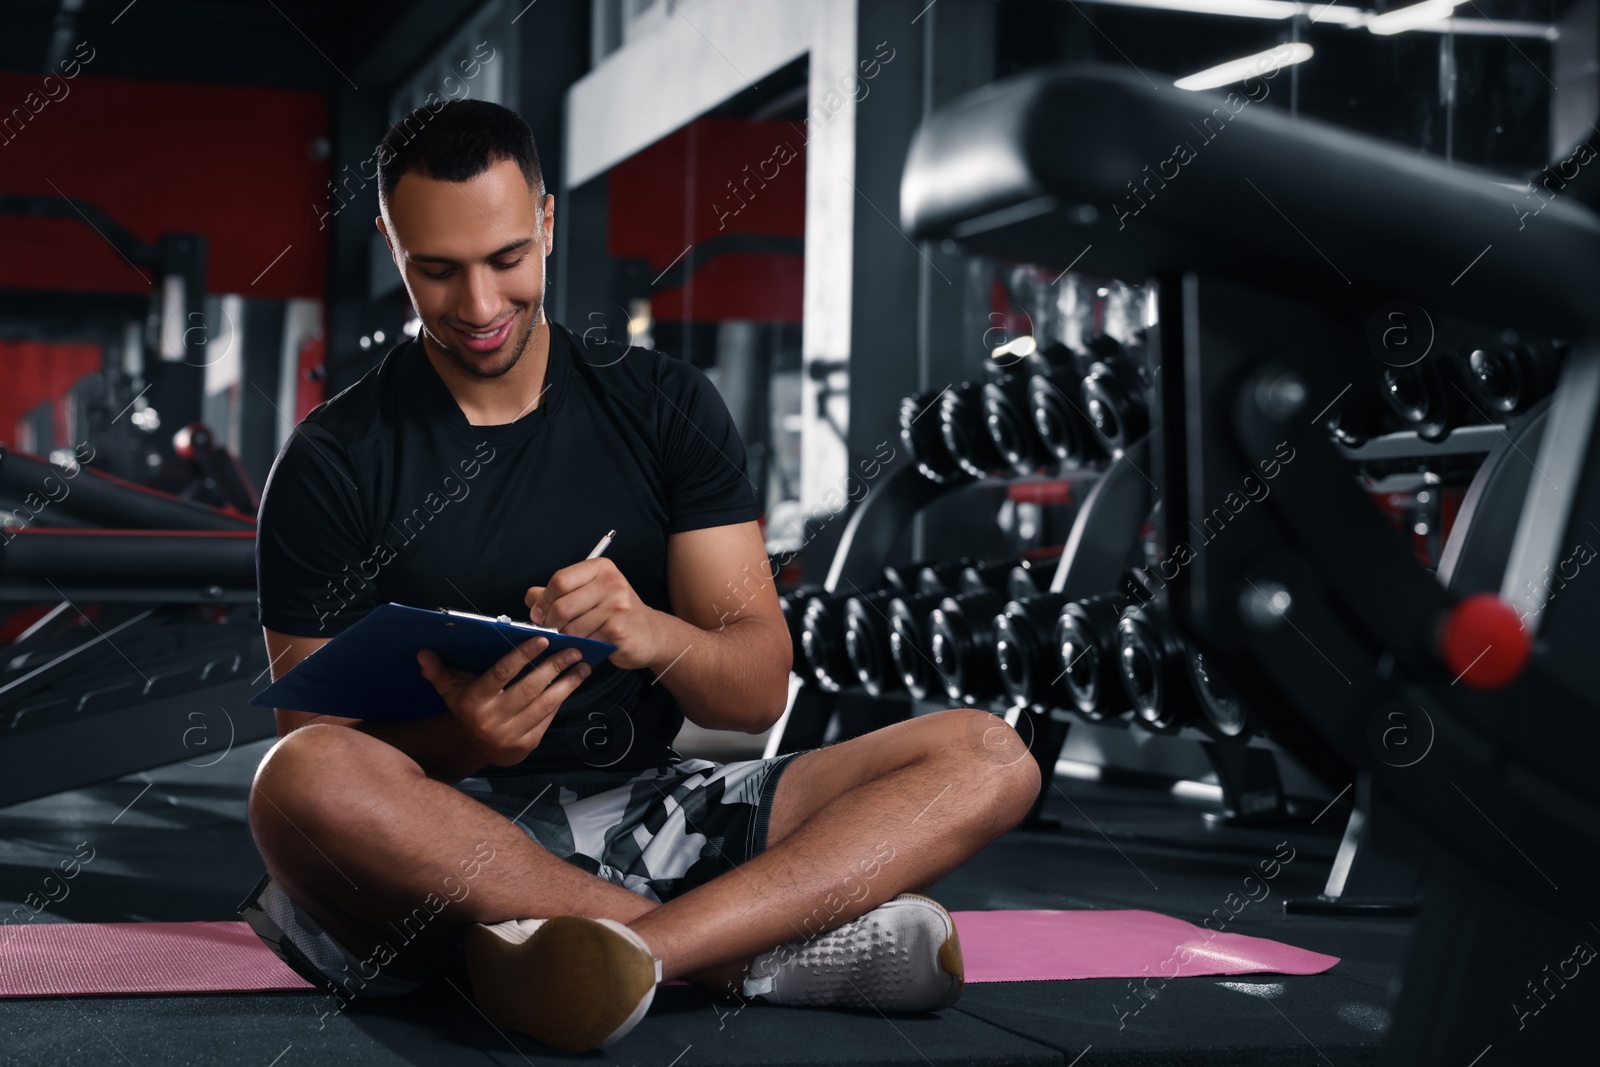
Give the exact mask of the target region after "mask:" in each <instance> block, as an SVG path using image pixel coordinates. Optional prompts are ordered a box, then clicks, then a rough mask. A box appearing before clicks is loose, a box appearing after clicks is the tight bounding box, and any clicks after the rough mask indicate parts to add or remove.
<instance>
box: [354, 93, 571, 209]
mask: <svg viewBox="0 0 1600 1067" xmlns="http://www.w3.org/2000/svg"><path fill="white" fill-rule="evenodd" d="M377 155H378V196H379V197H380V198H381V199H382V202H383V203H385V204H387V203H388V202H389V198H390V197H392V196H393V195H394V188H395V186H396V185H398V184H399V183H400V178H401V176H402V175H405V174H412V173H414V174H421V175H423V176H424V177H428V178H433V179H434V180H436V181H444V182H464V181H468V180H470V179H472V178H476V177H477V176H478V175H480V174H482V173H483V172H484V171H486V170H488V169H489V167H490V166H491V165H492V164H494V163H498V162H499V161H501V160H503V159H509V160H511V161H512V162H514V163H515V164H516V165H517V166H518V167H519V168H520V169H521V170H522V176H523V177H524V178H526V179H527V181H528V188H529V189H532V190H534V191H535V192H536V193H537V195H538V197H539V203H540V204H542V203H543V202H544V195H545V188H544V171H543V170H541V169H540V167H539V150H538V149H537V148H536V147H535V146H534V143H533V131H532V130H530V129H529V128H528V124H527V123H526V122H524V121H523V120H522V116H521V115H519V114H517V113H516V112H515V111H512V110H511V109H510V108H508V107H502V106H500V105H499V104H491V103H489V101H487V100H446V101H444V102H443V104H442V105H440V106H439V107H437V108H432V109H430V108H429V107H428V106H427V105H423V106H422V107H419V108H416V109H415V110H413V111H411V112H410V113H409V114H407V115H405V116H404V117H403V118H401V119H400V120H399V121H398V122H396V123H395V124H394V125H393V126H391V127H389V132H388V133H386V134H384V136H383V140H382V141H381V142H380V143H379V145H378V152H377Z"/></svg>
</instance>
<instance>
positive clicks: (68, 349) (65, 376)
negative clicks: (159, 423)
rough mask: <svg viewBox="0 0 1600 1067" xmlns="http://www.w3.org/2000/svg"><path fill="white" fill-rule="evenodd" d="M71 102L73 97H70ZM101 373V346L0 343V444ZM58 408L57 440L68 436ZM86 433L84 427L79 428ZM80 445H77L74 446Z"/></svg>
mask: <svg viewBox="0 0 1600 1067" xmlns="http://www.w3.org/2000/svg"><path fill="white" fill-rule="evenodd" d="M69 99H70V97H69ZM99 369H100V346H99V345H90V344H76V345H73V344H43V343H40V342H38V341H0V381H3V382H4V383H5V388H3V389H0V443H5V444H10V443H11V442H13V441H15V440H16V439H17V438H16V430H17V420H18V419H20V418H22V416H24V415H26V414H27V413H28V412H30V411H32V410H33V409H34V408H36V407H38V406H39V405H40V404H42V403H43V402H45V401H46V400H56V399H59V398H60V397H63V396H65V395H66V393H67V390H68V389H71V388H72V385H73V383H74V382H76V381H77V380H78V379H79V378H82V377H83V376H84V375H85V374H91V373H93V372H94V371H97V370H99ZM61 417H62V412H61V411H60V405H57V410H56V412H55V418H56V421H57V426H56V436H57V438H58V439H59V438H62V437H65V436H67V431H66V428H65V427H63V426H61V425H60V420H61ZM78 433H79V434H80V435H81V434H82V433H83V427H78ZM74 443H76V442H74Z"/></svg>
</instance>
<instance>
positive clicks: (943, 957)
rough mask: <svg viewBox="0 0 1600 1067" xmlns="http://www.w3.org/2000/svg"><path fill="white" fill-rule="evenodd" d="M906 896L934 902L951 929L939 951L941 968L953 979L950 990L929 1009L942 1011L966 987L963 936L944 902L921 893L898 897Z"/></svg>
mask: <svg viewBox="0 0 1600 1067" xmlns="http://www.w3.org/2000/svg"><path fill="white" fill-rule="evenodd" d="M904 897H911V898H913V899H916V900H925V901H927V902H928V903H929V904H932V905H933V906H934V907H935V908H937V909H938V910H939V914H940V916H941V917H943V919H944V922H945V926H946V927H948V928H949V930H950V936H949V937H947V938H945V939H944V943H943V944H941V945H940V946H939V953H938V960H939V969H940V970H941V971H943V972H944V973H945V974H948V975H949V976H950V978H951V979H952V981H951V983H950V992H949V993H948V994H947V995H946V996H945V997H944V998H943V999H942V1000H941V1001H940V1002H939V1003H938V1004H936V1005H934V1006H933V1007H932V1008H930V1009H928V1010H929V1011H942V1010H943V1009H945V1008H948V1007H949V1006H950V1005H952V1004H954V1003H955V1002H956V1001H957V1000H959V999H960V998H961V991H962V990H963V989H965V988H966V982H967V972H966V964H965V962H964V961H963V960H962V958H961V936H960V934H958V933H957V932H956V921H955V919H953V918H951V917H950V913H949V912H948V911H946V910H945V906H944V905H943V904H940V903H939V902H938V901H937V900H934V899H933V898H932V897H925V896H923V895H922V894H921V893H901V894H900V897H898V898H896V899H901V898H904Z"/></svg>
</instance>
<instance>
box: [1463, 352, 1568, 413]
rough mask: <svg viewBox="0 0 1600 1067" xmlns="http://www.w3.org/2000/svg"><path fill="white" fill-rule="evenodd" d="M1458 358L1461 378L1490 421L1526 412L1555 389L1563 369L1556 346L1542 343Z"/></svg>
mask: <svg viewBox="0 0 1600 1067" xmlns="http://www.w3.org/2000/svg"><path fill="white" fill-rule="evenodd" d="M1457 357H1458V360H1459V363H1458V365H1457V376H1458V377H1459V378H1460V379H1461V380H1462V381H1464V382H1465V383H1466V391H1467V393H1468V394H1469V395H1470V396H1471V398H1472V401H1473V403H1474V404H1476V405H1477V406H1478V407H1479V408H1480V409H1482V411H1483V413H1484V414H1485V415H1487V416H1489V417H1490V418H1496V417H1501V416H1507V415H1520V414H1521V413H1522V412H1524V411H1526V410H1527V409H1528V408H1529V407H1531V406H1533V404H1534V402H1535V401H1537V400H1538V399H1539V398H1540V397H1543V396H1544V395H1545V394H1546V393H1548V392H1550V390H1551V389H1553V388H1554V387H1555V382H1556V376H1557V372H1558V370H1559V367H1558V365H1557V359H1556V353H1555V349H1554V347H1552V346H1551V345H1549V344H1548V343H1545V342H1542V341H1536V342H1529V343H1526V344H1519V345H1513V346H1511V347H1509V348H1474V349H1471V350H1462V351H1460V352H1458V353H1457Z"/></svg>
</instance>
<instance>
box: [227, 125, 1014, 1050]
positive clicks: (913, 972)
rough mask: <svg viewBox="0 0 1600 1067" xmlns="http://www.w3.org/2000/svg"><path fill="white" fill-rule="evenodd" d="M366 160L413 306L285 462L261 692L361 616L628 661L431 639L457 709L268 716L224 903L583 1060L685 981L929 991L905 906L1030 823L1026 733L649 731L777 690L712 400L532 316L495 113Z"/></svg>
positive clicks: (899, 1007) (527, 197)
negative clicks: (699, 749) (597, 551)
mask: <svg viewBox="0 0 1600 1067" xmlns="http://www.w3.org/2000/svg"><path fill="white" fill-rule="evenodd" d="M378 158H379V160H380V172H379V198H380V206H381V210H382V214H381V217H380V218H379V219H378V223H377V224H378V229H379V230H380V232H382V234H383V236H384V239H385V240H386V241H387V242H388V246H389V250H390V252H391V253H392V255H393V257H394V263H395V266H396V268H397V269H398V270H399V271H400V275H401V277H402V278H403V279H404V282H405V286H406V290H407V292H408V293H409V294H410V297H411V301H412V304H413V306H414V307H415V309H416V312H417V316H418V317H419V318H420V320H421V323H422V328H421V331H420V332H419V334H418V336H417V338H416V339H415V340H410V341H406V342H404V343H401V344H399V345H397V346H395V347H394V348H393V349H391V350H390V351H389V352H388V353H387V354H386V355H385V357H384V359H383V360H382V362H381V363H380V364H379V365H378V366H377V367H376V368H374V369H373V370H372V371H371V372H369V373H368V374H367V375H366V376H365V377H363V378H362V379H361V380H360V381H358V382H357V383H355V384H354V385H352V386H351V387H350V388H348V389H346V390H345V391H344V392H342V393H340V394H339V395H338V396H336V397H334V398H332V399H331V400H329V401H327V402H326V403H324V404H322V405H320V406H319V407H318V408H316V409H315V410H314V411H312V412H311V413H310V414H309V415H307V416H306V418H305V420H304V421H302V422H301V423H300V424H299V426H297V427H296V430H295V433H294V434H293V436H292V437H291V439H290V440H289V442H288V443H287V444H286V445H285V446H284V449H283V451H282V453H281V454H280V455H279V456H278V459H277V461H276V463H275V464H274V466H273V469H272V473H271V475H270V477H269V478H268V481H267V486H266V490H265V493H264V495H263V499H262V506H261V514H260V525H259V533H258V541H257V562H258V579H259V589H260V605H261V621H262V625H263V628H264V630H265V637H266V642H267V648H268V653H269V656H270V658H271V661H272V663H273V672H274V676H275V677H276V676H281V675H282V674H283V673H284V672H286V671H287V670H289V669H290V668H291V667H293V666H294V665H295V664H296V663H297V662H299V661H300V660H301V659H303V658H304V657H305V656H307V655H309V654H310V653H311V652H313V651H315V649H316V648H318V647H319V646H321V645H322V644H323V643H325V642H326V641H327V640H329V639H330V638H332V637H333V636H334V635H335V634H337V633H338V632H340V631H341V630H343V629H345V628H347V627H348V626H350V625H351V624H352V623H354V622H355V621H357V620H358V619H359V618H361V617H362V616H363V615H364V614H365V613H366V612H367V611H370V610H371V609H372V608H373V607H376V606H377V605H379V604H382V603H384V602H386V601H397V602H400V603H406V604H412V605H416V606H419V607H427V608H434V607H440V606H444V607H452V608H458V609H462V610H467V611H472V612H476V613H479V614H487V615H498V614H507V615H513V616H519V615H520V616H525V617H530V618H532V619H533V620H534V621H538V622H542V624H543V625H546V626H548V627H553V628H555V629H559V630H561V631H562V632H564V633H569V634H576V635H579V636H585V637H594V638H599V639H602V640H605V641H609V642H611V643H612V644H614V645H616V646H617V651H616V652H615V653H613V654H612V655H611V657H610V658H609V660H608V661H606V662H603V663H601V664H599V665H597V666H596V667H595V668H594V670H593V672H592V674H591V673H590V670H589V668H588V667H587V666H585V665H582V664H578V665H573V664H572V663H571V662H570V661H568V660H566V659H561V660H559V661H556V662H550V661H547V662H546V663H545V664H541V665H540V667H539V668H537V669H535V670H533V671H531V672H529V673H528V675H527V677H526V678H525V679H523V680H521V681H519V682H517V683H516V684H514V685H511V686H509V687H506V685H507V683H508V682H509V681H510V680H511V679H512V678H513V676H514V675H515V674H516V673H517V671H518V669H519V668H520V667H522V666H523V665H524V664H525V663H526V662H527V660H528V659H529V658H530V657H531V656H533V655H535V654H537V653H538V651H539V650H540V649H541V648H542V647H543V639H542V638H537V637H536V638H533V639H531V640H529V641H527V642H525V643H524V644H523V645H522V646H520V647H518V648H515V649H509V650H508V652H507V655H506V656H505V657H504V658H503V659H502V660H501V662H500V663H499V664H497V665H496V666H495V667H493V668H491V669H490V670H489V671H487V672H485V673H484V674H483V675H481V676H477V677H474V676H472V675H469V674H466V673H463V672H460V671H457V670H454V669H452V668H450V667H449V666H447V665H445V664H443V663H442V662H441V661H440V660H439V657H438V656H437V655H435V654H434V653H433V652H431V651H428V650H423V651H422V652H420V653H419V654H418V667H417V669H418V670H419V671H420V672H422V673H423V674H424V676H425V677H427V678H428V679H429V680H430V681H431V682H432V683H433V684H434V686H435V687H436V688H437V689H438V691H439V693H440V694H441V696H442V697H443V700H444V703H445V705H446V706H447V708H448V714H441V715H437V716H434V717H431V718H425V719H420V720H411V721H372V720H361V719H354V718H338V717H332V716H326V715H311V714H309V713H305V712H299V711H295V710H292V709H279V710H278V711H277V721H278V732H279V735H280V740H279V741H278V743H277V744H276V745H275V746H274V747H273V748H272V750H271V751H270V752H269V753H268V755H267V756H266V758H265V759H264V760H263V762H262V764H261V766H260V768H259V770H258V771H257V774H256V779H255V782H254V784H253V787H252V790H251V795H250V803H249V818H250V827H251V831H252V833H253V834H254V837H255V840H256V843H257V846H258V847H259V848H260V851H261V854H262V856H263V858H264V860H265V862H266V866H267V870H268V872H269V873H268V876H267V877H266V878H264V879H263V880H262V882H261V883H260V884H259V885H258V886H257V887H256V890H255V891H254V892H253V893H252V894H251V896H250V898H249V899H248V900H247V901H246V902H245V904H244V905H243V906H242V909H241V911H242V913H243V914H244V915H245V917H246V918H247V919H248V920H249V921H250V923H251V925H252V926H253V927H254V928H255V929H256V931H257V932H258V933H259V934H260V935H261V936H262V937H263V939H265V940H266V941H267V942H268V943H269V944H270V945H272V946H273V948H274V949H275V950H276V951H277V952H278V953H279V955H280V956H282V957H283V958H284V959H285V960H286V961H287V962H288V963H290V965H291V966H293V967H294V968H295V969H297V970H298V971H300V973H302V974H303V975H305V976H306V977H307V978H308V979H310V980H312V981H314V982H317V983H318V984H319V985H324V986H327V987H330V988H331V989H332V990H334V991H335V992H337V993H339V994H340V995H341V996H346V997H348V996H368V995H371V996H395V995H401V994H404V993H407V992H409V991H411V990H413V989H415V988H417V987H418V986H419V985H420V984H422V983H423V982H424V981H425V980H427V979H428V978H430V977H432V976H433V975H435V974H438V973H440V972H441V971H442V970H443V969H445V968H446V967H448V966H450V965H452V964H453V963H454V962H455V956H456V953H457V952H458V951H461V950H463V949H464V960H465V965H466V969H467V972H468V975H469V976H470V980H471V984H472V992H473V997H474V999H475V1000H476V1001H477V1003H478V1005H479V1007H480V1008H481V1009H482V1010H483V1012H484V1014H485V1015H486V1016H487V1017H488V1018H489V1019H490V1020H492V1021H493V1022H494V1023H495V1024H496V1025H497V1026H500V1027H503V1028H507V1029H514V1030H517V1031H520V1032H523V1033H527V1034H530V1035H532V1036H534V1037H537V1038H539V1039H540V1040H543V1041H545V1042H546V1043H548V1044H551V1045H553V1046H556V1047H558V1048H563V1049H569V1050H574V1051H581V1050H585V1049H590V1048H594V1047H598V1046H600V1045H604V1044H608V1043H610V1042H612V1041H615V1040H616V1039H618V1038H620V1037H621V1036H622V1035H623V1034H624V1033H626V1032H627V1031H628V1030H629V1029H630V1028H631V1027H633V1026H634V1025H635V1024H636V1023H637V1022H638V1021H639V1019H640V1018H642V1017H643V1015H644V1014H645V1011H646V1010H647V1008H648V1007H649V1004H650V1002H651V999H652V997H653V995H654V990H655V988H656V985H657V984H658V983H659V982H661V981H664V980H672V979H674V978H687V979H690V980H693V981H696V982H699V983H702V984H705V985H709V986H711V987H712V988H714V989H716V990H718V991H719V992H721V993H723V994H727V995H731V996H733V997H735V998H737V999H739V1000H741V1001H744V1000H749V999H752V998H758V999H760V1000H761V1001H763V1002H767V1003H776V1004H808V1005H833V1006H839V1007H849V1008H859V1009H867V1010H871V1009H876V1010H880V1011H927V1010H934V1009H938V1008H942V1007H945V1006H947V1005H949V1004H950V1003H952V1002H953V1001H954V1000H955V998H956V997H957V996H958V995H959V994H960V991H961V983H962V970H961V958H960V948H959V943H958V941H957V939H956V933H955V927H954V925H953V924H952V922H951V920H950V917H949V914H948V913H947V912H946V911H945V910H944V909H943V908H942V907H940V906H939V905H938V904H936V903H934V902H933V901H931V900H929V899H928V898H926V897H922V896H918V895H916V894H913V893H908V892H906V891H907V890H909V889H913V888H916V887H921V886H926V885H928V884H929V883H931V882H933V881H934V880H935V879H937V878H938V877H940V876H941V875H943V874H944V873H946V872H948V871H950V870H952V869H953V868H955V867H956V866H957V865H959V864H960V863H961V862H963V861H964V860H965V859H966V858H967V857H969V856H971V855H972V854H973V853H974V852H976V851H977V850H978V849H979V848H981V847H983V845H985V844H986V843H988V842H989V841H991V840H993V839H994V838H995V837H996V836H998V835H999V834H1001V833H1003V832H1004V831H1005V830H1007V829H1009V828H1010V827H1011V826H1013V825H1015V824H1016V823H1017V822H1018V821H1019V820H1020V819H1021V818H1022V817H1023V815H1024V814H1025V813H1026V811H1027V810H1028V807H1029V805H1030V803H1031V802H1032V800H1033V798H1034V796H1035V795H1036V793H1037V791H1038V789H1039V779H1038V772H1037V769H1036V767H1035V763H1034V761H1033V760H1032V759H1031V758H1029V757H1028V754H1027V752H1026V751H1025V748H1024V746H1023V744H1022V742H1021V741H1020V739H1019V738H1018V737H1017V736H1016V734H1015V733H1014V732H1013V731H1012V730H1011V729H1010V727H1008V726H1006V725H1005V723H1004V722H1002V721H1001V720H1000V719H998V718H996V717H995V716H993V715H990V714H989V713H987V712H982V711H977V710H973V709H952V710H948V711H943V712H940V713H938V714H935V715H928V716H924V717H921V718H918V719H915V720H912V721H910V722H905V723H901V724H898V725H895V726H891V727H888V728H886V729H883V730H879V731H877V732H875V733H872V734H870V735H867V736H865V737H861V738H856V739H854V740H850V741H846V742H843V743H841V744H838V745H834V746H831V747H829V748H826V749H820V750H816V751H812V752H805V753H801V754H799V755H791V756H782V757H778V758H775V759H770V760H748V761H739V762H734V763H728V764H717V763H713V762H710V761H707V760H701V759H684V758H681V757H680V756H679V755H678V754H677V753H676V752H674V751H673V750H672V748H671V744H672V740H673V738H674V737H675V736H676V734H677V732H678V729H679V727H680V726H681V725H682V723H683V720H684V718H685V717H687V718H688V719H690V720H692V721H693V722H695V723H697V724H699V725H701V726H704V727H708V728H712V729H727V730H741V731H746V732H749V733H759V732H761V731H764V730H766V729H767V728H769V727H770V726H772V724H773V723H774V722H775V721H776V720H777V718H778V717H779V716H780V715H781V714H782V712H783V710H784V707H785V702H786V697H787V692H788V677H789V669H790V666H791V651H790V645H789V638H788V634H787V630H786V628H785V626H784V623H783V620H782V617H781V614H780V612H779V608H778V601H777V596H776V591H775V590H774V589H773V587H772V586H771V584H770V583H769V584H766V585H765V586H763V587H762V588H761V589H759V590H758V591H757V593H756V595H755V596H754V597H753V598H747V597H745V596H743V595H741V596H740V598H739V603H740V604H742V605H743V608H742V610H739V611H738V612H737V613H735V615H734V617H733V618H732V619H731V620H729V618H728V616H729V611H728V608H727V607H726V606H723V607H721V609H720V610H719V605H721V604H722V602H723V601H724V600H726V599H727V598H728V597H729V596H731V595H732V594H731V593H730V592H729V590H731V589H733V583H734V582H735V581H740V582H743V581H746V580H747V579H748V576H749V575H750V574H768V573H770V570H769V569H768V561H767V557H766V552H765V548H764V545H763V543H762V538H761V533H760V529H759V527H758V525H757V523H756V519H757V518H758V517H759V514H760V509H759V507H758V505H757V503H756V499H755V494H754V487H753V485H752V483H751V482H750V481H749V479H748V477H747V476H746V474H745V472H744V468H745V453H744V448H743V445H742V442H741V441H740V438H739V436H738V433H737V431H736V429H735V427H734V425H733V422H732V419H731V418H730V417H729V414H728V411H727V408H726V406H725V405H724V404H723V403H722V401H721V398H720V397H719V396H718V395H717V393H716V390H715V389H714V388H713V387H712V386H711V384H710V382H709V381H708V379H707V378H706V377H705V375H704V374H702V373H701V372H700V371H698V370H696V369H695V368H694V367H692V366H690V365H689V364H686V363H683V362H681V361H679V360H675V359H672V358H670V357H667V356H664V355H662V354H660V353H657V352H653V351H644V350H630V349H623V348H621V347H620V346H617V345H614V344H608V345H593V346H591V345H588V344H586V343H585V342H584V341H583V340H582V339H580V338H579V337H577V336H576V335H574V334H573V333H572V332H571V331H570V330H568V329H566V328H565V327H563V326H561V325H559V324H557V323H552V322H551V321H549V319H548V318H547V317H546V315H545V311H544V292H545V261H546V257H547V256H549V254H550V251H551V242H552V238H553V235H554V232H555V199H554V197H552V196H550V195H548V194H547V192H546V190H545V185H544V177H543V175H542V173H541V172H540V168H539V160H538V155H537V153H536V151H535V148H534V142H533V136H532V134H531V132H530V131H529V129H528V127H527V125H526V124H525V123H524V122H523V121H522V119H521V118H520V117H518V116H517V115H516V114H515V113H514V112H511V111H509V110H507V109H505V108H502V107H499V106H497V105H494V104H488V103H483V102H478V101H459V102H452V103H448V104H446V105H444V106H443V107H442V108H441V109H439V111H438V112H437V113H436V114H430V113H428V112H426V111H422V110H419V111H418V112H415V113H413V114H412V115H410V116H408V117H407V118H406V119H405V120H402V122H401V123H399V124H397V125H396V126H395V128H394V129H392V130H391V131H390V133H389V134H388V135H387V136H386V137H385V139H384V142H383V145H382V146H381V147H380V149H379V152H378ZM585 239H593V240H599V239H601V238H600V236H599V235H586V236H585ZM611 529H614V530H616V531H617V536H616V539H615V543H614V544H613V545H611V547H610V549H609V550H608V551H607V552H606V553H605V554H604V555H603V556H600V557H598V558H595V559H585V556H586V554H587V553H588V551H589V549H590V548H591V547H592V546H593V545H594V543H595V542H596V541H597V540H598V539H599V538H600V536H601V535H602V534H604V533H605V532H606V531H607V530H611ZM323 1014H324V1015H326V1014H327V1013H326V1012H324V1013H323Z"/></svg>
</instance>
